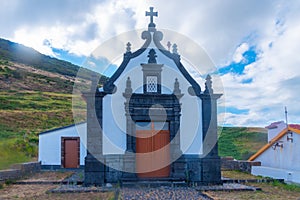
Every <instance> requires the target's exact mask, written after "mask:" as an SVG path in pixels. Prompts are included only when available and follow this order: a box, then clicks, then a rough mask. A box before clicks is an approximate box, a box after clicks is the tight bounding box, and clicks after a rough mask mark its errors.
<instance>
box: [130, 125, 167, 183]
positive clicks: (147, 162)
mask: <svg viewBox="0 0 300 200" xmlns="http://www.w3.org/2000/svg"><path fill="white" fill-rule="evenodd" d="M136 170H137V173H138V177H139V178H158V177H169V176H170V131H169V123H168V122H137V123H136Z"/></svg>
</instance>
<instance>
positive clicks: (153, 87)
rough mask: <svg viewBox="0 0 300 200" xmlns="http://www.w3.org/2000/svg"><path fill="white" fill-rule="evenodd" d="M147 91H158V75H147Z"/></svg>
mask: <svg viewBox="0 0 300 200" xmlns="http://www.w3.org/2000/svg"><path fill="white" fill-rule="evenodd" d="M147 92H157V76H147Z"/></svg>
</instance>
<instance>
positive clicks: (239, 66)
mask: <svg viewBox="0 0 300 200" xmlns="http://www.w3.org/2000/svg"><path fill="white" fill-rule="evenodd" d="M243 57H244V59H243V60H242V61H241V62H239V63H235V62H231V63H230V64H229V65H228V66H224V67H221V68H219V73H220V75H224V74H227V73H233V74H237V75H242V74H243V73H244V69H245V67H246V66H247V65H249V64H251V63H253V62H255V61H256V59H257V53H256V51H255V48H254V47H251V48H250V49H249V50H248V51H246V52H245V53H243ZM248 81H249V80H248Z"/></svg>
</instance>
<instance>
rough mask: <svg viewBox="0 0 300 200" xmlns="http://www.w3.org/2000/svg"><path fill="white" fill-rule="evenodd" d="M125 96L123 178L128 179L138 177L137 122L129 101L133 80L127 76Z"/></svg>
mask: <svg viewBox="0 0 300 200" xmlns="http://www.w3.org/2000/svg"><path fill="white" fill-rule="evenodd" d="M123 96H124V97H125V99H126V101H125V115H126V151H125V154H124V157H123V172H122V178H123V179H126V178H129V179H136V178H137V176H136V173H135V169H136V166H135V163H136V162H135V154H134V153H135V147H134V137H135V127H134V126H135V124H134V122H133V120H132V119H131V115H130V110H129V109H130V108H129V101H130V98H131V96H132V88H131V80H130V77H128V78H127V81H126V88H125V92H124V93H123Z"/></svg>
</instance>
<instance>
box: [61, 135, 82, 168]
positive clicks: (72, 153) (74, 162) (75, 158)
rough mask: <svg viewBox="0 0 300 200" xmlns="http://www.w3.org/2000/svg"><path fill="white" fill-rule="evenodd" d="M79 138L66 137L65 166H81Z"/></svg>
mask: <svg viewBox="0 0 300 200" xmlns="http://www.w3.org/2000/svg"><path fill="white" fill-rule="evenodd" d="M78 145H79V144H78V140H77V139H65V140H64V147H65V148H64V167H65V168H77V167H79V166H78V165H79V155H78V149H79V146H78Z"/></svg>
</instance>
